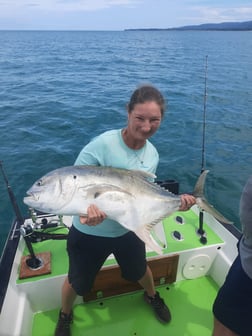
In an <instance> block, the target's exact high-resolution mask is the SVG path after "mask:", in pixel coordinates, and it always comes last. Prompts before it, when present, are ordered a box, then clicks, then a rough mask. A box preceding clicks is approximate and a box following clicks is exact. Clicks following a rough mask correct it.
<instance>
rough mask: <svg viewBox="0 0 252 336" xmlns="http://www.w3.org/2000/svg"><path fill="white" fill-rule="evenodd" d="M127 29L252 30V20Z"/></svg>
mask: <svg viewBox="0 0 252 336" xmlns="http://www.w3.org/2000/svg"><path fill="white" fill-rule="evenodd" d="M125 30H222V31H223V30H238V31H243V30H252V21H245V22H222V23H204V24H200V25H191V26H183V27H176V28H163V29H161V28H139V29H125Z"/></svg>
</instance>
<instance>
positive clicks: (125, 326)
mask: <svg viewBox="0 0 252 336" xmlns="http://www.w3.org/2000/svg"><path fill="white" fill-rule="evenodd" d="M158 290H159V292H160V294H161V296H162V297H163V298H165V301H166V303H167V304H168V305H169V308H170V310H171V313H172V321H171V322H170V323H169V324H167V325H163V324H161V323H160V322H159V321H158V320H156V318H155V316H154V314H153V312H152V310H151V307H149V306H148V305H147V304H146V303H145V302H144V300H143V293H142V291H140V292H136V293H134V294H128V295H122V296H117V297H114V298H109V299H103V300H99V301H94V302H89V303H85V304H79V305H76V306H75V307H74V323H73V325H72V336H108V335H109V336H110V335H120V336H211V331H212V312H211V309H212V303H213V300H214V298H215V296H216V292H217V290H218V287H217V285H216V284H215V282H213V280H212V279H211V278H209V277H202V278H198V279H194V280H183V281H180V282H178V283H176V284H172V285H169V286H167V285H165V286H160V287H158ZM57 318H58V310H51V311H48V312H43V313H37V314H35V315H34V321H33V331H32V336H52V335H53V333H54V328H55V324H56V321H57Z"/></svg>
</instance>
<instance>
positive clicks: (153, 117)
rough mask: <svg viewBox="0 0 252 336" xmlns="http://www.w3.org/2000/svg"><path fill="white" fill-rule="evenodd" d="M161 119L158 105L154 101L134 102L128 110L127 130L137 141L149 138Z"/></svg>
mask: <svg viewBox="0 0 252 336" xmlns="http://www.w3.org/2000/svg"><path fill="white" fill-rule="evenodd" d="M161 120H162V114H161V109H160V106H159V105H158V104H157V103H156V102H155V101H147V102H145V103H141V104H136V105H135V106H134V109H133V110H131V111H130V112H128V127H127V129H128V131H129V133H130V135H131V136H132V137H133V138H134V139H135V140H139V141H143V140H146V139H148V138H150V137H151V136H152V135H153V134H154V133H155V132H156V131H157V129H158V128H159V126H160V124H161Z"/></svg>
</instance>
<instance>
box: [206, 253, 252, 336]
mask: <svg viewBox="0 0 252 336" xmlns="http://www.w3.org/2000/svg"><path fill="white" fill-rule="evenodd" d="M213 313H214V316H215V317H216V318H217V320H219V321H220V322H221V323H222V324H224V325H225V326H226V327H228V328H229V329H230V330H232V331H233V332H235V333H237V334H238V335H239V336H251V335H252V279H250V278H249V277H248V275H247V274H246V273H245V272H244V270H243V268H242V265H241V260H240V256H238V257H237V258H236V259H235V261H234V263H233V265H232V266H231V268H230V270H229V272H228V275H227V277H226V280H225V282H224V284H223V286H222V287H221V288H220V290H219V292H218V294H217V297H216V299H215V302H214V305H213Z"/></svg>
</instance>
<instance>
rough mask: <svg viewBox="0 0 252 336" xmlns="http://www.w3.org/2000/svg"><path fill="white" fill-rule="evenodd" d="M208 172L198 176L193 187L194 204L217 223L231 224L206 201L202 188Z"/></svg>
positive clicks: (205, 171)
mask: <svg viewBox="0 0 252 336" xmlns="http://www.w3.org/2000/svg"><path fill="white" fill-rule="evenodd" d="M208 172H209V170H204V171H203V172H202V173H201V175H200V176H199V178H198V180H197V182H196V184H195V187H194V191H193V195H194V196H195V198H196V203H197V204H198V206H199V207H200V208H201V209H202V210H204V211H206V212H208V213H209V214H211V215H212V216H213V217H215V218H216V219H217V220H218V221H220V222H221V223H225V224H233V222H231V221H230V220H228V219H227V218H226V217H224V216H223V215H222V214H221V213H220V212H219V211H218V210H216V209H215V208H214V206H213V205H211V204H210V203H209V202H208V200H207V199H206V197H205V195H204V187H205V181H206V176H207V173H208Z"/></svg>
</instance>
